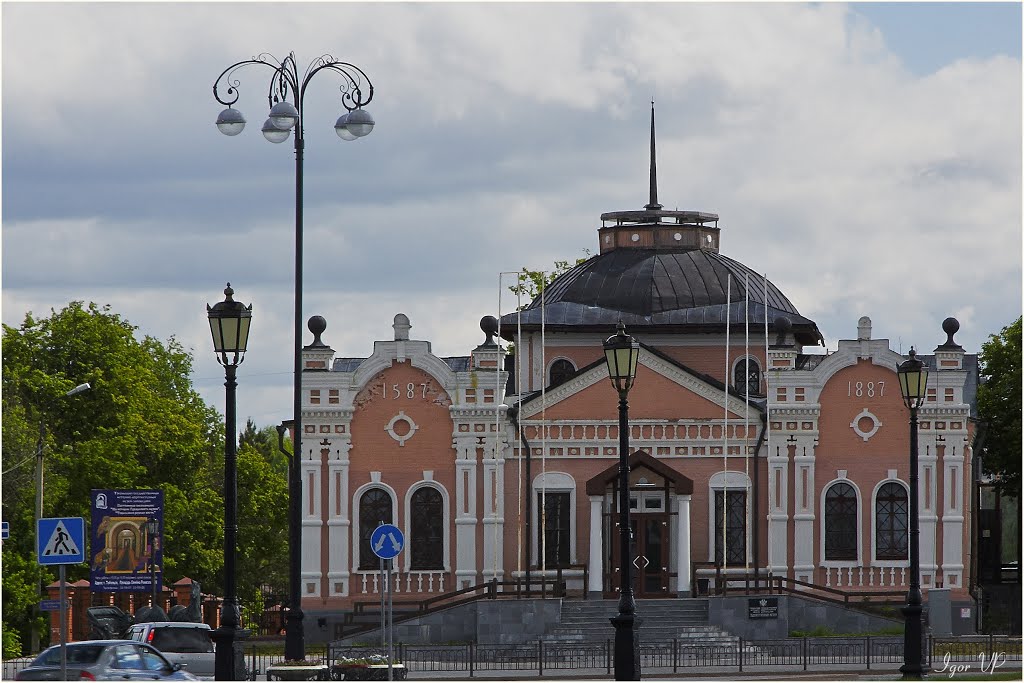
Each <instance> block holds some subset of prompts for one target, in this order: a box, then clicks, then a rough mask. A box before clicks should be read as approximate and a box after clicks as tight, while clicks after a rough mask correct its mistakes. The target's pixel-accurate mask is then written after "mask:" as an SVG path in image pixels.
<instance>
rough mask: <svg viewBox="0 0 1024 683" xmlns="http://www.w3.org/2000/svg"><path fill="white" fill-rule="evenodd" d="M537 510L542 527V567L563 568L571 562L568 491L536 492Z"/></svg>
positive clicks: (570, 521)
mask: <svg viewBox="0 0 1024 683" xmlns="http://www.w3.org/2000/svg"><path fill="white" fill-rule="evenodd" d="M537 509H539V510H540V511H541V522H542V524H543V525H544V543H543V553H544V566H545V567H551V568H554V567H565V566H566V565H568V564H570V563H571V562H572V559H571V543H570V540H571V537H570V534H572V515H571V514H570V511H569V492H568V491H550V492H549V491H545V492H541V491H538V492H537Z"/></svg>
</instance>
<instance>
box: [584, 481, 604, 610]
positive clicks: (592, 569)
mask: <svg viewBox="0 0 1024 683" xmlns="http://www.w3.org/2000/svg"><path fill="white" fill-rule="evenodd" d="M603 503H604V496H590V563H589V564H590V566H589V567H588V568H587V572H588V574H589V578H588V579H587V592H588V593H589V594H590V597H594V598H600V597H601V594H602V593H603V589H604V565H603V563H602V560H603V559H604V558H603V557H602V552H601V551H602V549H603V548H604V539H603V538H602V533H601V532H602V531H603V530H604V525H603V524H602V523H601V522H602V516H601V506H602V504H603Z"/></svg>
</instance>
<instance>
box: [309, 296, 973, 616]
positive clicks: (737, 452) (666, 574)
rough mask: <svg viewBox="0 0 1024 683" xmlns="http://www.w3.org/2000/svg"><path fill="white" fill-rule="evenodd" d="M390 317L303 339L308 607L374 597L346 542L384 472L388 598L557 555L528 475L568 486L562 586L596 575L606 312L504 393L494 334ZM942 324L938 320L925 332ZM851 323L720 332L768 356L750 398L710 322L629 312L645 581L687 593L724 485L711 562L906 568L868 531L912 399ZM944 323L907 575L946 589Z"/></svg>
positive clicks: (894, 469) (842, 581)
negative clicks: (458, 342) (398, 546)
mask: <svg viewBox="0 0 1024 683" xmlns="http://www.w3.org/2000/svg"><path fill="white" fill-rule="evenodd" d="M394 327H395V329H394V335H393V339H390V340H385V341H378V342H376V343H375V347H374V349H375V350H374V354H373V355H372V356H371V357H369V358H367V359H343V358H336V354H335V352H334V350H333V349H331V348H330V347H328V346H326V345H323V344H317V343H315V344H314V345H311V346H309V347H307V349H306V356H307V367H309V368H314V367H317V366H319V367H321V368H327V370H325V371H324V370H310V371H307V372H306V373H305V374H304V395H303V406H304V411H305V413H304V416H303V423H304V425H306V435H305V439H304V441H303V444H302V447H301V448H302V453H303V454H304V455H303V461H304V465H303V472H304V478H303V483H304V489H303V491H304V499H303V512H304V514H303V532H304V536H303V555H304V561H303V584H304V602H303V608H304V609H305V610H312V611H314V612H323V611H328V612H332V611H335V610H337V611H341V610H344V609H347V608H348V607H350V605H351V604H352V602H354V601H358V600H363V601H367V600H369V601H372V600H375V599H378V598H379V588H380V586H379V570H378V569H377V566H378V565H376V564H375V562H376V560H375V559H373V560H372V562H371V563H367V562H366V561H365V558H362V557H361V556H360V543H359V537H360V533H362V532H361V531H360V529H361V524H363V525H365V522H366V520H361V519H360V501H361V500H362V497H363V496H364V495H365V494H366V493H367V492H368V491H371V490H379V491H381V492H383V493H384V494H386V495H385V499H386V501H387V505H388V506H389V510H390V513H389V514H390V516H389V517H388V519H382V520H374V521H373V523H374V524H376V522H378V521H388V522H392V523H395V524H397V525H398V526H399V527H400V528H401V529H403V531H404V532H405V534H406V541H407V548H406V550H405V551H404V552H403V553H402V554H401V555H399V558H398V560H397V562H396V567H395V579H396V580H397V582H398V583H397V592H396V596H395V597H396V599H423V598H425V597H430V596H432V595H436V594H439V593H442V592H446V591H451V590H455V589H458V588H462V587H465V586H468V585H473V584H477V583H481V582H484V581H487V580H490V579H491V578H494V577H497V578H498V579H499V580H506V579H513V578H518V577H522V576H523V575H524V574H525V572H526V568H527V564H528V562H527V558H528V557H529V559H530V561H529V566H530V571H531V575H532V576H533V577H534V578H538V577H539V576H541V575H542V574H543V573H544V571H545V570H546V571H547V574H548V575H554V568H552V567H547V566H546V561H545V562H544V563H542V562H540V561H539V560H538V558H540V557H541V556H542V555H543V550H544V548H545V544H546V543H547V539H548V536H547V535H545V534H538V528H539V527H540V525H541V522H540V510H539V509H538V503H537V498H538V496H539V495H540V493H541V492H543V495H545V496H556V495H561V496H562V497H563V499H565V500H566V503H567V505H566V507H565V509H563V510H560V511H559V514H560V515H561V514H563V513H564V514H566V515H567V518H564V519H563V518H560V519H559V520H558V521H557V524H558V525H560V526H561V527H562V528H560V529H559V530H558V531H559V532H560V533H561V532H564V533H565V535H566V536H567V538H568V540H567V541H565V542H564V543H565V546H564V547H565V550H566V552H567V555H565V554H563V555H562V556H560V558H561V559H560V561H561V562H563V563H564V564H566V565H569V567H568V568H565V569H563V575H564V576H567V577H569V581H570V587H573V586H575V587H577V588H580V589H586V590H588V591H589V592H591V593H592V594H602V593H603V594H610V593H611V592H612V591H613V589H614V586H615V581H614V580H613V579H614V575H615V574H614V573H615V570H616V567H615V566H614V564H615V561H614V557H615V553H614V552H613V551H614V546H615V543H616V539H615V538H614V537H615V536H616V534H612V533H610V529H611V526H610V521H609V517H610V516H611V515H612V514H613V513H614V505H613V504H612V500H613V497H612V488H611V486H610V485H607V484H608V482H605V481H601V480H599V476H598V475H599V474H600V473H602V472H605V471H606V470H608V468H609V467H613V466H614V465H615V464H616V463H617V462H618V456H619V454H618V427H617V412H616V410H617V396H616V394H615V392H614V390H613V389H612V387H611V385H610V383H609V382H608V376H607V370H606V368H605V366H604V363H603V360H602V356H601V347H600V342H601V340H602V338H603V336H607V334H610V333H611V332H612V331H613V330H608V331H607V334H602V333H594V332H581V333H580V334H579V335H578V338H575V339H566V341H565V343H564V344H563V345H556V344H549V346H548V347H547V348H545V349H544V350H543V351H544V356H545V359H544V361H542V360H541V359H540V358H539V357H535V358H533V359H531V360H526V359H524V360H523V362H524V366H525V367H535V368H541V367H545V368H550V360H549V359H554V358H564V359H568V360H570V361H571V362H572V363H573V365H574V366H575V368H576V372H575V374H574V375H573V376H572V377H571V378H570V379H569V380H568V381H565V382H564V383H562V384H560V385H558V386H550V385H548V384H547V383H546V382H545V381H544V380H545V378H544V377H543V376H542V375H539V374H537V375H534V376H529V374H528V373H524V374H527V377H526V378H525V379H524V387H523V389H524V391H523V392H521V393H520V394H506V383H507V381H508V379H509V374H510V373H509V372H506V371H504V370H502V371H498V370H496V367H497V366H498V364H499V363H501V364H502V365H503V364H504V360H503V359H502V358H501V357H500V356H501V354H499V351H498V347H497V346H496V345H494V344H493V342H492V343H491V344H487V343H485V344H482V345H480V346H479V347H477V348H476V349H474V350H473V351H472V353H471V355H470V356H469V357H465V358H456V359H441V358H438V357H436V356H434V355H433V354H432V353H431V351H430V345H429V343H428V342H426V341H416V340H411V339H409V338H408V330H409V325H408V321H407V319H405V316H402V315H398V316H396V323H395V326H394ZM938 327H939V326H938V325H936V329H935V330H934V332H933V337H934V340H935V341H938V342H941V341H943V339H942V337H943V335H942V332H941V331H940V330H939V329H938ZM857 329H858V334H857V335H856V336H857V338H856V339H851V340H842V341H840V342H839V343H838V350H836V351H834V352H832V353H829V354H826V355H810V356H806V355H804V354H803V351H804V349H803V348H802V347H800V345H798V344H796V343H795V341H794V340H793V339H792V338H788V339H781V340H780V339H777V338H776V337H775V335H772V337H771V338H770V339H769V340H768V341H769V348H768V349H767V350H766V349H765V337H764V333H763V328H762V330H761V334H760V335H756V334H751V336H750V339H749V342H748V341H747V340H746V339H744V338H742V337H741V338H739V339H737V338H736V337H735V336H733V338H732V339H731V340H730V345H731V347H730V349H729V352H728V353H729V356H730V359H732V360H731V361H730V363H729V364H728V367H730V368H732V367H733V363H734V361H735V360H736V359H737V358H740V357H743V356H744V348H745V346H746V347H747V350H748V351H749V357H750V358H752V359H753V360H754V361H755V362H756V363H757V365H758V367H759V368H764V367H765V358H766V354H767V358H768V367H769V368H770V369H769V370H768V371H767V372H762V373H761V380H760V385H759V394H758V395H752V396H751V398H750V401H749V402H748V401H747V400H746V398H747V397H746V395H745V394H744V393H742V392H738V391H733V392H732V393H730V394H729V395H728V396H726V393H725V391H724V389H723V383H724V380H725V373H726V370H725V369H726V367H727V363H726V349H725V343H724V342H725V339H724V335H704V336H703V337H702V338H699V339H696V340H688V342H687V343H686V344H680V343H679V339H678V338H677V336H676V335H657V334H649V333H648V334H640V333H637V337H638V339H639V340H640V341H641V342H642V343H643V344H644V348H643V350H642V351H641V357H640V365H639V369H638V373H637V379H636V383H635V385H634V388H633V390H632V391H631V393H630V395H629V405H630V446H631V451H632V452H634V453H642V454H644V456H634V458H640V457H646V456H649V457H650V458H652V459H653V460H654V461H655V462H656V463H658V465H659V466H660V467H661V468H663V470H662V472H661V473H659V471H656V470H654V469H652V468H650V467H647V466H645V465H644V464H643V463H640V464H638V466H637V467H636V468H635V469H634V470H633V471H632V473H631V495H632V496H633V497H634V498H635V499H636V505H637V507H636V509H635V511H634V512H635V514H634V519H639V523H640V524H641V525H643V524H645V523H647V522H649V524H648V526H649V528H648V529H646V530H645V531H638V536H640V538H641V542H642V543H644V542H653V543H654V545H655V546H656V547H655V548H654V550H655V551H656V553H657V555H658V557H657V559H658V561H659V562H660V564H661V565H662V566H661V567H660V568H659V569H658V571H657V572H655V571H653V570H651V571H647V572H642V573H641V577H640V579H639V580H640V581H641V582H645V583H644V584H643V585H642V586H638V589H637V590H638V593H639V594H640V595H641V596H652V597H653V596H656V595H665V596H676V595H684V594H689V593H690V592H691V590H693V589H694V581H695V580H698V581H699V580H700V579H701V578H702V577H704V578H706V577H709V576H711V575H713V573H714V571H715V570H714V569H713V568H711V567H710V566H709V565H710V564H711V563H714V562H715V559H716V546H718V545H719V544H720V543H722V541H721V539H720V537H719V534H720V532H716V531H715V529H716V522H717V516H718V514H720V513H716V510H715V496H716V492H721V491H723V490H724V491H729V492H737V494H739V495H740V496H741V499H742V500H741V503H740V505H741V507H742V508H743V510H744V517H745V519H744V520H743V522H742V524H741V525H740V527H739V529H738V531H737V533H739V534H740V535H739V536H736V537H731V536H730V537H727V538H726V540H725V541H724V544H725V546H726V548H725V551H726V553H727V554H729V552H730V551H729V549H728V544H729V543H730V542H733V543H734V544H735V545H738V546H739V548H737V547H734V548H733V550H732V552H733V553H735V552H736V551H737V549H739V550H741V552H742V558H741V560H738V561H733V562H730V563H729V564H728V565H727V566H726V567H725V568H724V571H725V573H726V575H729V574H736V575H739V574H743V573H749V572H751V571H753V570H754V569H757V570H758V571H760V572H761V574H762V575H763V574H765V573H767V572H768V571H769V569H770V571H771V572H772V573H773V574H774V575H779V576H787V577H790V578H793V579H799V580H802V581H807V582H811V583H815V584H818V585H823V586H830V587H835V588H840V589H843V590H898V591H904V590H906V587H907V584H908V580H909V579H908V576H907V565H908V561H907V559H906V557H905V556H904V557H902V558H895V559H893V558H892V557H888V558H887V557H884V556H880V554H881V555H884V554H885V553H884V552H882V551H880V550H879V547H880V546H879V543H880V539H879V538H877V536H878V535H879V533H880V532H879V531H878V528H877V527H878V524H879V523H880V521H879V516H880V515H882V514H884V513H885V510H880V509H879V505H880V503H879V500H878V496H879V491H880V490H881V488H882V487H883V486H884V485H886V484H895V485H897V486H898V487H900V490H903V491H906V487H907V485H908V481H909V477H908V471H907V467H908V453H909V428H908V419H909V417H908V416H909V411H908V410H907V408H906V407H905V406H904V405H903V402H902V399H901V397H900V394H899V383H898V380H897V376H896V372H895V367H896V365H897V364H898V363H899V362H901V361H902V360H904V357H903V356H901V355H900V354H898V353H897V352H895V351H893V350H892V349H891V348H890V344H889V341H888V340H886V339H875V338H873V337H872V336H871V328H870V321H869V320H867V319H866V318H862V319H861V320H860V321H859V322H858V327H857ZM318 341H319V338H318ZM517 341H519V347H520V348H521V349H525V350H531V351H532V350H535V349H537V348H538V347H537V345H536V344H535V341H534V340H532V339H530V338H529V337H528V336H526V335H524V339H523V340H521V341H520V340H517ZM780 341H781V342H782V343H781V344H780V343H778V342H780ZM946 341H947V342H948V343H947V344H939V345H938V348H937V349H936V351H935V356H934V357H927V358H928V359H929V363H930V365H932V375H931V379H930V380H929V387H930V388H931V387H934V388H935V391H934V392H932V394H931V398H930V400H929V401H928V402H927V403H926V404H925V406H924V407H923V408H922V409H921V411H920V420H921V431H920V472H919V477H920V486H921V496H920V499H921V508H920V520H921V530H922V532H921V568H922V585H923V588H924V590H925V592H926V594H927V591H928V590H929V589H930V588H931V587H945V588H949V589H951V590H952V592H953V594H954V595H958V596H960V597H963V596H965V595H966V587H967V585H968V583H969V576H968V572H969V567H970V557H969V547H970V543H969V531H970V495H969V491H970V482H969V479H970V475H969V473H970V471H971V469H970V463H971V457H972V453H971V448H970V444H971V438H972V436H973V425H972V422H971V419H970V407H969V405H968V403H966V402H965V399H966V398H967V394H968V393H969V391H970V390H969V384H970V382H969V374H970V372H971V369H970V367H969V364H965V363H964V359H965V354H964V353H963V350H962V349H960V348H959V347H957V346H956V345H955V343H951V335H950V337H949V338H948V339H947V340H946ZM937 360H938V361H940V363H936V361H937ZM937 364H938V365H939V367H938V369H936V368H935V365H937ZM715 368H718V371H717V372H716V371H715ZM730 375H731V373H730ZM730 379H731V377H730ZM541 389H544V391H543V393H542V394H541V393H531V392H535V391H539V390H541ZM765 395H767V399H768V400H767V409H766V408H765V406H764V402H765ZM527 396H529V397H530V398H529V400H523V402H522V404H521V405H517V404H518V403H519V401H520V399H523V398H524V397H527ZM510 405H515V406H516V410H515V411H514V415H513V416H512V417H514V418H515V419H510V416H509V414H508V413H509V410H508V407H509V406H510ZM519 429H521V430H522V435H521V436H520V432H519ZM524 440H525V443H528V445H529V449H530V463H529V465H527V463H526V458H525V455H526V453H525V451H524V448H523V443H524ZM527 467H529V469H530V477H529V479H527V476H526V468H527ZM664 472H668V473H669V474H670V476H668V477H666V476H663V474H664ZM676 477H678V478H679V479H678V481H675V478H676ZM682 481H685V482H689V483H690V484H692V486H691V488H690V489H689V490H683V489H684V488H685V486H687V485H689V484H680V483H679V482H682ZM837 485H844V486H843V487H841V488H843V490H847V491H849V490H852V491H853V494H854V496H855V504H854V505H855V507H854V508H853V509H854V512H855V518H856V530H855V532H853V533H852V538H853V539H855V540H854V543H855V547H853V548H852V549H851V550H850V552H852V555H849V554H847V555H845V556H843V557H841V558H839V559H836V558H833V557H829V553H830V552H833V554H834V551H830V550H829V549H827V548H826V540H825V539H826V536H827V535H828V531H829V530H828V528H827V527H828V524H829V523H830V521H834V519H832V518H831V517H830V514H831V513H830V512H829V510H828V509H827V507H828V500H827V497H828V493H829V491H830V489H831V488H832V487H834V486H837ZM845 487H849V488H845ZM424 488H427V489H431V490H432V491H434V492H436V493H435V494H431V495H434V497H435V499H439V500H440V507H439V508H433V509H434V510H435V512H436V514H437V515H438V517H439V518H438V519H437V522H436V528H438V529H440V533H441V536H440V538H439V539H437V538H435V539H433V540H431V541H430V542H432V543H435V544H440V545H439V546H438V547H439V551H438V552H436V553H434V554H433V557H434V558H435V559H434V565H433V566H428V567H414V566H413V564H414V562H415V560H414V554H413V547H412V546H413V545H414V544H417V543H421V544H422V543H425V542H427V541H424V540H423V538H422V532H417V527H416V520H415V516H416V514H417V509H418V508H416V504H415V502H414V499H415V494H416V492H417V491H418V490H420V489H424ZM890 488H891V487H890ZM717 495H722V494H721V493H718V494H717ZM726 495H729V494H728V493H727V494H726ZM755 506H756V509H755ZM902 512H903V513H904V514H905V507H904V508H902ZM527 516H529V517H531V518H532V525H531V528H529V529H527V520H526V518H527ZM645 520H646V521H645ZM904 520H905V516H904ZM887 523H888V524H889V525H890V531H891V525H892V522H891V520H890V522H887ZM658 524H661V527H662V528H661V529H660V530H658V529H657V528H656V527H657V526H658ZM903 524H904V525H905V521H904V522H903ZM898 526H899V522H898V520H897V527H898ZM726 527H727V528H728V527H729V522H728V521H726ZM363 528H365V526H364V527H363ZM718 528H719V529H720V528H721V526H720V525H719V527H718ZM897 531H898V529H897ZM417 533H420V534H421V538H417ZM551 538H555V537H554V536H551ZM729 538H733V540H732V541H730V540H729ZM739 539H742V540H739ZM363 550H364V551H365V548H363ZM643 551H644V548H641V549H640V553H639V554H641V555H643V554H644V552H643ZM428 554H429V553H428ZM840 554H841V553H840ZM890 554H891V551H890ZM583 565H586V567H587V570H588V571H587V576H588V578H587V582H588V585H586V586H584V585H583V572H582V570H581V569H582V566H583Z"/></svg>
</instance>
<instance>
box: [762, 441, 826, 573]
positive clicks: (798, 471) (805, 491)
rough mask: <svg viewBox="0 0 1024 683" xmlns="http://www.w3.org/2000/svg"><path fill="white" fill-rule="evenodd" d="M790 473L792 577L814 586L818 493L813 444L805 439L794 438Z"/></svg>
mask: <svg viewBox="0 0 1024 683" xmlns="http://www.w3.org/2000/svg"><path fill="white" fill-rule="evenodd" d="M793 472H794V474H795V475H796V486H795V491H794V497H795V500H794V503H795V504H794V513H793V539H794V540H796V539H799V542H795V543H794V544H793V573H794V575H795V578H797V579H799V580H801V581H808V582H811V583H813V582H814V580H815V577H814V569H815V564H814V549H815V548H816V547H817V545H816V544H817V543H818V541H817V539H818V534H816V533H815V519H816V518H817V516H816V515H815V502H814V501H815V500H816V498H817V496H816V494H817V492H816V491H815V489H814V444H813V442H811V441H810V440H809V439H807V438H801V437H798V438H797V442H796V455H795V456H794V458H793ZM772 559H773V560H775V557H774V556H773V557H772Z"/></svg>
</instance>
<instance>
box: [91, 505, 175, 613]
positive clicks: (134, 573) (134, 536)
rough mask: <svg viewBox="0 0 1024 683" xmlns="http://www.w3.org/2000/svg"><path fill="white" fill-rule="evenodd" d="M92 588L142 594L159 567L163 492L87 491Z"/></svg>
mask: <svg viewBox="0 0 1024 683" xmlns="http://www.w3.org/2000/svg"><path fill="white" fill-rule="evenodd" d="M91 508H92V545H91V546H90V548H91V549H92V556H91V557H90V558H89V581H90V582H91V583H92V590H93V591H114V592H117V591H130V592H138V593H143V592H145V593H148V592H150V591H151V590H152V586H153V582H154V581H155V582H156V585H157V586H160V583H161V580H162V569H163V552H162V548H161V546H162V545H163V544H162V543H161V539H162V538H163V530H164V492H163V491H153V490H141V491H124V490H115V489H93V490H92V503H91Z"/></svg>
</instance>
